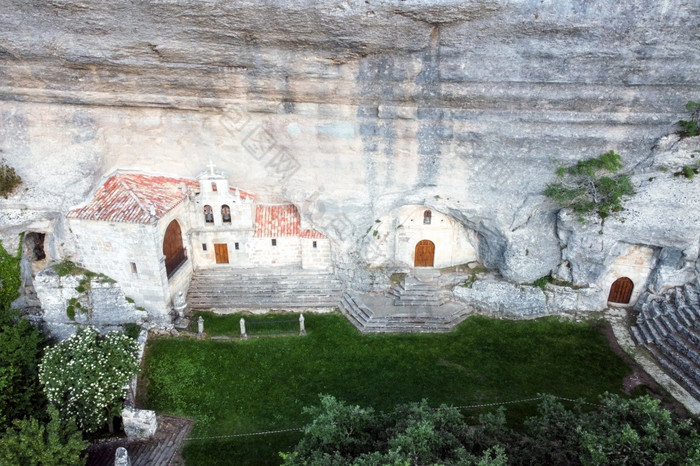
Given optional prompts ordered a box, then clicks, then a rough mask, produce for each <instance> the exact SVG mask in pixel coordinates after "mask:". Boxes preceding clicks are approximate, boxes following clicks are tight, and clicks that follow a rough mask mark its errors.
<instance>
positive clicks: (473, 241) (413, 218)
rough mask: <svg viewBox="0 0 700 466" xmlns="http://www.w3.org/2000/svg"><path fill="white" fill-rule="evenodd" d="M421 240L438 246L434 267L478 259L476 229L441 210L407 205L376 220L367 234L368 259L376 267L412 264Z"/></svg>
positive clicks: (408, 265) (409, 265)
mask: <svg viewBox="0 0 700 466" xmlns="http://www.w3.org/2000/svg"><path fill="white" fill-rule="evenodd" d="M426 211H429V212H430V218H431V219H430V223H429V224H426V223H425V221H424V215H425V212H426ZM375 231H376V233H374V232H375ZM422 240H428V241H432V242H433V244H434V245H435V255H434V266H435V267H438V268H440V267H449V266H453V265H457V264H464V263H467V262H470V261H474V260H477V248H476V247H475V245H478V238H477V236H476V234H475V233H474V232H473V231H469V230H467V229H466V228H465V227H464V225H462V224H460V223H459V222H457V221H456V220H455V219H453V218H451V217H450V216H448V215H445V214H443V213H441V212H439V211H436V210H431V209H429V208H427V207H425V206H416V205H407V206H402V207H401V208H399V209H397V210H396V211H394V212H392V213H390V214H389V215H384V216H382V217H380V218H379V219H377V221H375V226H374V227H373V228H372V230H371V231H369V232H368V234H367V243H369V247H368V248H367V253H366V255H367V262H368V263H369V264H370V266H374V267H379V266H383V265H384V266H386V265H391V266H393V267H403V268H407V267H413V265H414V261H415V248H416V244H418V242H419V241H422Z"/></svg>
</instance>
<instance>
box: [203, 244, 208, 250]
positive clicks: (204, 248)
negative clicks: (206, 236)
mask: <svg viewBox="0 0 700 466" xmlns="http://www.w3.org/2000/svg"><path fill="white" fill-rule="evenodd" d="M206 250H207V243H202V251H206Z"/></svg>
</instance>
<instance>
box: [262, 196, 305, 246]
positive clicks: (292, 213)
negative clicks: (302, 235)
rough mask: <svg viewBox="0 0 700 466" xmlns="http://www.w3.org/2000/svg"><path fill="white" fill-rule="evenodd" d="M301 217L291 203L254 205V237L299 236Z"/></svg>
mask: <svg viewBox="0 0 700 466" xmlns="http://www.w3.org/2000/svg"><path fill="white" fill-rule="evenodd" d="M300 230H301V218H300V217H299V211H298V210H297V208H296V207H295V206H294V205H293V204H283V205H264V204H262V205H257V206H255V237H256V238H277V237H281V236H299V231H300Z"/></svg>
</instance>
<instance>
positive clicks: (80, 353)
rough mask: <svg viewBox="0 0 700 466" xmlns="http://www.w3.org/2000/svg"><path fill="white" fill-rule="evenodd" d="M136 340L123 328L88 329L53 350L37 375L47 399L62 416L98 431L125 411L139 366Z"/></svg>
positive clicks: (87, 430)
mask: <svg viewBox="0 0 700 466" xmlns="http://www.w3.org/2000/svg"><path fill="white" fill-rule="evenodd" d="M136 353H137V345H136V342H135V341H134V340H133V339H131V338H129V337H128V336H126V335H124V334H123V333H121V332H109V333H107V334H106V335H102V334H100V332H98V331H97V330H96V329H95V328H94V327H86V328H84V329H80V330H78V332H77V333H76V334H75V335H73V336H71V337H69V338H68V339H66V340H64V341H62V342H61V343H59V344H58V345H56V346H54V347H53V348H49V349H47V351H46V354H45V355H44V357H43V359H42V361H41V365H40V367H39V379H40V380H41V383H42V384H43V385H44V392H45V394H46V398H47V399H48V400H49V403H51V404H52V405H54V406H56V407H57V408H58V410H59V412H60V413H61V417H62V419H68V418H70V417H73V416H75V418H76V421H77V423H78V427H80V428H81V429H82V430H84V431H86V432H95V431H97V430H98V429H99V428H100V427H103V426H104V425H105V424H107V427H108V428H109V432H110V433H113V432H114V425H113V419H114V416H119V415H120V414H121V405H122V401H123V398H124V386H125V385H126V384H127V383H128V382H129V380H130V379H131V377H133V376H134V374H136V372H137V371H138V368H139V364H138V357H137V354H136Z"/></svg>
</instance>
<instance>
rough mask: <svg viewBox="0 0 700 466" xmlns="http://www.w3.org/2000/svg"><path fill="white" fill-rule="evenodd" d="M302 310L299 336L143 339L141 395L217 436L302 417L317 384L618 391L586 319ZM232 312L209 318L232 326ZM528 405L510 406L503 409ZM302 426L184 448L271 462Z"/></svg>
mask: <svg viewBox="0 0 700 466" xmlns="http://www.w3.org/2000/svg"><path fill="white" fill-rule="evenodd" d="M305 317H306V328H307V331H308V336H306V337H299V336H284V337H275V338H260V339H250V340H247V341H228V342H227V341H212V340H203V341H198V340H192V339H176V338H160V339H152V340H150V341H149V343H148V348H147V353H146V360H145V364H144V368H143V371H142V373H141V383H140V386H141V390H142V393H140V396H139V398H140V403H141V404H142V405H143V406H144V407H147V408H150V409H155V410H157V411H158V412H162V413H169V414H175V415H182V416H189V417H193V418H195V419H196V423H195V426H194V429H193V431H192V433H191V436H192V437H215V436H227V435H231V434H241V433H250V432H258V431H267V430H277V429H287V428H294V427H301V426H303V425H304V424H305V423H306V422H307V421H308V420H309V419H307V418H306V417H305V416H304V415H303V413H302V408H303V407H304V406H309V405H312V404H316V403H317V402H318V394H319V393H328V394H332V395H334V396H336V397H338V398H340V399H342V400H345V401H348V402H351V403H356V404H360V405H363V406H373V407H375V408H378V409H384V410H387V409H390V408H392V407H393V406H394V405H396V404H398V403H402V402H407V401H415V400H420V399H423V398H426V399H428V400H429V402H430V403H431V404H434V405H438V404H440V403H447V404H451V405H456V406H463V405H472V404H478V403H490V402H504V401H511V400H519V399H523V398H529V397H533V396H536V395H537V394H538V393H552V394H554V395H558V396H562V397H569V398H579V397H582V398H585V399H587V400H589V401H595V400H596V398H597V396H598V395H599V394H601V393H603V392H605V391H609V392H612V393H620V391H621V388H622V379H623V377H624V376H625V375H627V374H628V373H629V372H630V369H629V368H628V367H627V366H626V365H625V364H624V362H623V361H622V360H621V359H619V358H618V357H617V356H616V355H615V354H614V353H613V352H612V351H611V349H610V348H609V346H608V343H607V341H606V338H605V336H604V335H603V334H602V332H601V331H600V327H599V324H595V323H573V322H561V321H559V320H558V319H556V318H544V319H538V320H530V321H520V322H514V321H502V320H493V319H487V318H484V317H471V318H469V319H467V320H466V321H465V322H464V323H462V324H461V325H460V326H459V327H458V328H457V329H456V330H455V331H454V332H452V333H449V334H436V335H361V334H359V333H358V332H357V331H356V330H355V329H354V328H353V327H352V326H351V325H350V324H349V323H348V322H347V321H346V320H345V319H344V318H343V317H341V316H340V315H338V314H331V315H314V314H308V315H306V316H305ZM239 318H240V316H238V315H231V316H227V317H226V319H228V320H230V322H229V323H227V324H224V323H223V321H220V322H218V323H217V324H216V325H219V326H224V325H230V326H231V328H232V329H233V330H234V332H233V333H236V332H237V325H238V319H239ZM266 318H268V319H270V318H271V317H266ZM210 320H211V319H210ZM211 323H212V324H213V322H211ZM205 327H206V323H205ZM210 328H214V327H210ZM205 331H206V328H205ZM226 331H228V330H226ZM534 407H535V403H516V404H511V405H508V413H509V416H510V419H511V420H512V421H513V422H518V420H519V419H522V418H523V417H524V416H526V415H529V414H532V413H534ZM469 412H473V411H469ZM469 412H467V413H469ZM299 437H300V434H299V433H297V432H291V433H282V434H274V435H264V436H253V437H230V438H220V439H205V440H191V441H189V442H188V443H187V445H186V446H185V449H184V456H185V459H186V461H187V464H188V465H190V464H191V465H219V464H220V465H224V464H279V457H278V456H277V452H278V451H285V450H289V449H291V448H292V446H293V445H294V443H295V442H296V441H297V440H298V439H299Z"/></svg>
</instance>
